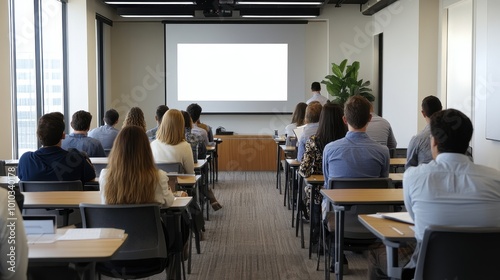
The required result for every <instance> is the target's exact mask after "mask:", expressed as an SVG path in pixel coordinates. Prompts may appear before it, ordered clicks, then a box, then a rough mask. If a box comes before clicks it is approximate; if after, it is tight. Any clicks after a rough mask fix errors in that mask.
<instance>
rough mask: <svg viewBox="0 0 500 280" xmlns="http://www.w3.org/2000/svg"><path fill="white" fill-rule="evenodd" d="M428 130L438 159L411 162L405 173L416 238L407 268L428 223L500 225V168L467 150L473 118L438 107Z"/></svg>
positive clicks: (413, 262) (414, 259) (413, 264)
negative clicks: (474, 157) (484, 163)
mask: <svg viewBox="0 0 500 280" xmlns="http://www.w3.org/2000/svg"><path fill="white" fill-rule="evenodd" d="M430 131H431V138H430V139H431V142H430V148H431V151H432V157H433V158H434V160H433V161H431V162H429V163H428V164H422V165H419V166H417V167H410V168H408V169H407V170H406V171H405V173H404V177H403V181H404V188H403V190H404V200H405V206H406V208H407V209H408V212H409V214H410V216H411V217H412V218H413V220H414V221H415V238H416V239H417V247H416V249H415V252H414V254H413V256H412V259H411V261H410V262H409V263H408V265H407V266H406V267H407V268H415V267H416V263H417V259H418V253H419V248H420V243H421V242H422V240H423V237H424V231H425V228H426V227H427V226H429V225H440V226H464V227H500V215H498V213H499V212H500V171H499V170H496V169H493V168H490V167H486V166H482V165H479V164H474V163H473V162H472V161H470V160H469V158H468V157H467V156H466V155H465V153H466V152H467V148H468V147H469V142H470V140H471V138H472V131H473V127H472V123H471V121H470V119H469V118H468V117H467V116H466V115H464V114H463V113H462V112H460V111H458V110H455V109H448V110H443V111H440V112H436V113H434V114H433V115H432V116H431V120H430ZM457 246H460V245H459V244H457ZM403 276H406V275H405V274H403Z"/></svg>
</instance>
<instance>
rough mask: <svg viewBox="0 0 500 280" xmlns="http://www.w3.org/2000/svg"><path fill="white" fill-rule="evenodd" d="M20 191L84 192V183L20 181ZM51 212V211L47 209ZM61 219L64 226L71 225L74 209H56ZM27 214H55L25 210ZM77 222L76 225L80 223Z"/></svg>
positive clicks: (78, 181)
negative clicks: (70, 216)
mask: <svg viewBox="0 0 500 280" xmlns="http://www.w3.org/2000/svg"><path fill="white" fill-rule="evenodd" d="M19 189H20V190H21V192H51V191H83V184H82V181H80V180H76V181H19ZM47 210H49V209H47ZM56 210H57V214H58V216H59V217H62V220H63V222H62V226H67V225H68V224H69V215H70V214H71V213H73V212H74V210H73V209H56ZM24 213H25V214H28V213H29V214H43V215H47V214H48V215H51V214H54V213H51V212H43V213H41V212H40V211H36V210H32V209H29V210H26V209H25V210H24ZM79 222H80V220H79V219H78V220H76V221H75V223H79Z"/></svg>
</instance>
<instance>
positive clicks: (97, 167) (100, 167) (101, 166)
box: [92, 163, 108, 178]
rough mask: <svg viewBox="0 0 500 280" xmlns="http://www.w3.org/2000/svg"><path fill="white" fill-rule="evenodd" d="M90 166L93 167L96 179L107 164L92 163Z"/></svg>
mask: <svg viewBox="0 0 500 280" xmlns="http://www.w3.org/2000/svg"><path fill="white" fill-rule="evenodd" d="M92 165H94V169H95V176H96V178H99V175H101V170H103V169H104V168H106V167H107V166H108V164H106V163H92Z"/></svg>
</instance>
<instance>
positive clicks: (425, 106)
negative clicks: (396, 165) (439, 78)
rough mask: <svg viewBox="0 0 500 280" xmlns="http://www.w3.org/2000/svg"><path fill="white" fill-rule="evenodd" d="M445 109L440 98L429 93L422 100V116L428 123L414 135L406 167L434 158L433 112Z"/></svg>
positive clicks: (408, 150) (407, 154) (407, 153)
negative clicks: (432, 138) (432, 145)
mask: <svg viewBox="0 0 500 280" xmlns="http://www.w3.org/2000/svg"><path fill="white" fill-rule="evenodd" d="M442 109H443V106H442V105H441V101H439V98H437V97H435V96H432V95H429V96H427V97H426V98H424V99H423V100H422V116H423V117H424V119H425V122H426V123H427V125H426V126H425V127H424V129H423V130H422V131H421V132H419V133H418V134H417V135H415V136H413V137H412V138H411V140H410V144H408V149H407V151H406V165H405V169H408V168H409V167H410V166H418V165H419V164H422V163H429V162H430V161H431V160H432V152H431V138H430V136H431V127H430V125H429V123H430V122H431V117H432V114H434V113H436V112H439V111H441V110H442Z"/></svg>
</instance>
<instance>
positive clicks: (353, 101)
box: [323, 96, 390, 188]
mask: <svg viewBox="0 0 500 280" xmlns="http://www.w3.org/2000/svg"><path fill="white" fill-rule="evenodd" d="M371 117H372V116H371V114H370V102H369V101H368V100H367V99H366V98H364V97H362V96H353V97H351V98H349V100H347V102H346V104H345V106H344V117H343V118H344V122H345V123H346V124H347V127H348V129H349V131H348V132H347V134H346V136H345V137H344V138H342V139H339V140H336V141H334V142H331V143H329V144H327V145H326V146H325V149H324V151H323V174H324V175H325V187H326V188H327V187H328V180H329V179H331V178H379V177H380V178H385V177H388V176H389V158H390V157H389V149H388V148H387V146H383V145H380V144H379V143H377V142H375V141H374V140H372V139H371V138H370V137H369V136H368V134H366V128H367V126H368V123H369V122H370V120H371Z"/></svg>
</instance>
